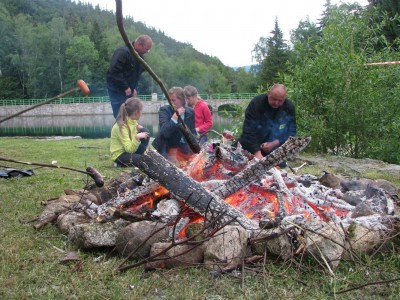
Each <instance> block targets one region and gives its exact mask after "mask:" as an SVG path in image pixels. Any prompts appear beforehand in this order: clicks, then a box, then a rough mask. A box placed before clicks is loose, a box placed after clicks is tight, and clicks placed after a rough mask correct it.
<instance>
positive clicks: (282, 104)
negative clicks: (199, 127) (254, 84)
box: [239, 84, 296, 165]
mask: <svg viewBox="0 0 400 300" xmlns="http://www.w3.org/2000/svg"><path fill="white" fill-rule="evenodd" d="M286 93H287V89H286V87H285V86H284V85H283V84H275V85H274V86H272V88H271V89H270V90H269V92H268V93H267V94H261V95H258V96H256V97H254V98H253V99H252V100H251V101H250V103H249V105H248V106H247V108H246V112H245V119H244V122H243V130H242V135H241V136H240V138H239V142H240V144H241V145H242V147H243V149H245V150H247V151H249V152H250V153H252V154H254V155H255V156H256V157H257V158H258V159H261V158H263V157H264V156H266V155H267V154H269V153H271V152H272V151H273V150H275V149H276V148H278V147H279V146H280V145H282V144H283V143H284V142H286V140H287V139H288V138H289V136H295V135H296V114H295V109H294V105H293V103H292V102H291V101H290V100H289V99H287V98H286ZM284 165H285V164H284Z"/></svg>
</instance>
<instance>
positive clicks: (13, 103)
mask: <svg viewBox="0 0 400 300" xmlns="http://www.w3.org/2000/svg"><path fill="white" fill-rule="evenodd" d="M255 95H256V94H250V93H247V94H217V95H213V96H211V95H200V97H201V98H202V99H204V101H205V102H206V103H207V104H208V106H209V107H210V109H211V110H212V111H213V112H217V111H218V110H221V108H222V107H223V106H225V105H242V104H244V103H247V102H248V101H249V100H250V99H252V98H253V97H254V96H255ZM139 98H140V99H141V100H142V101H143V104H144V108H143V112H144V113H158V112H159V110H160V107H161V106H163V105H167V104H168V101H167V100H166V99H165V97H158V96H154V95H152V96H144V95H141V96H139ZM43 101H46V99H20V100H0V107H1V109H0V116H9V115H12V114H15V113H17V112H19V111H22V110H24V109H26V108H28V107H29V106H32V105H35V104H38V103H41V102H43ZM88 114H112V110H111V105H110V99H109V97H108V96H104V97H76V98H59V99H56V100H54V101H53V102H51V103H50V104H46V105H43V106H40V107H38V108H36V109H34V110H31V111H28V112H26V113H24V116H38V115H88Z"/></svg>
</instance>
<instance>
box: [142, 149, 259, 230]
mask: <svg viewBox="0 0 400 300" xmlns="http://www.w3.org/2000/svg"><path fill="white" fill-rule="evenodd" d="M136 167H138V168H139V169H140V170H142V171H143V172H144V173H146V174H147V175H148V176H149V177H150V178H152V179H153V180H155V181H157V182H159V183H160V184H161V185H162V186H164V187H165V188H166V189H168V190H169V191H170V192H171V193H172V194H173V195H175V196H176V197H177V198H178V199H179V200H182V201H184V202H185V203H186V204H187V205H188V206H189V207H191V208H192V209H194V210H195V211H196V212H197V213H199V214H200V215H202V216H204V217H206V219H209V220H210V219H212V218H215V217H216V216H221V222H229V221H236V222H238V223H239V224H240V225H241V226H243V227H244V228H247V229H255V228H258V224H257V222H254V221H252V220H250V219H248V218H247V217H246V216H245V215H244V214H243V213H242V212H240V211H238V210H237V209H235V208H234V207H232V206H230V205H229V204H227V203H226V202H225V201H224V200H223V199H221V198H220V197H218V196H217V195H215V194H214V193H212V192H210V191H209V190H207V189H206V188H205V187H203V186H202V185H201V184H200V183H198V182H197V181H195V180H193V179H192V178H191V177H189V176H188V175H186V174H185V173H184V172H183V171H181V170H180V169H178V168H177V167H176V166H175V165H173V164H171V163H170V162H169V161H168V160H166V159H165V158H164V157H163V156H161V155H160V154H158V152H156V151H153V150H149V151H148V152H147V153H146V154H144V155H142V157H141V159H140V160H138V161H137V162H136ZM207 214H209V215H208V216H207Z"/></svg>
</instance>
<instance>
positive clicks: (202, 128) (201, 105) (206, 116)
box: [184, 85, 213, 145]
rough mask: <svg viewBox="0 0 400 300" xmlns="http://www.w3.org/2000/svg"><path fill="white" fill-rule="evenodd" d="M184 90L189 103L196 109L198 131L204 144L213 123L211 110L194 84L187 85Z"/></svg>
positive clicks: (200, 141)
mask: <svg viewBox="0 0 400 300" xmlns="http://www.w3.org/2000/svg"><path fill="white" fill-rule="evenodd" d="M184 91H185V96H186V102H187V104H188V105H189V106H191V107H192V108H193V109H194V115H195V126H196V131H197V133H198V134H200V140H199V144H200V145H202V144H204V143H205V142H206V141H207V139H208V138H207V133H208V131H209V130H210V129H211V127H212V124H213V123H212V116H211V111H210V109H209V108H208V105H207V103H206V102H205V101H204V100H203V99H201V98H200V96H199V93H198V92H197V89H196V88H195V87H194V86H191V85H187V86H185V88H184Z"/></svg>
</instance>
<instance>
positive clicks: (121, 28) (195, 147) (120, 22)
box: [115, 0, 201, 153]
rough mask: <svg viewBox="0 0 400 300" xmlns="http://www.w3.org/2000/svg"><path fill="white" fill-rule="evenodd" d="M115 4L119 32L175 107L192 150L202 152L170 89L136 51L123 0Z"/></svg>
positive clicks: (181, 128)
mask: <svg viewBox="0 0 400 300" xmlns="http://www.w3.org/2000/svg"><path fill="white" fill-rule="evenodd" d="M115 4H116V17H117V25H118V29H119V32H120V34H121V36H122V39H123V40H124V42H125V45H126V46H127V47H128V49H129V50H130V52H131V54H132V55H133V56H134V57H135V58H136V59H137V60H138V61H139V62H140V63H141V64H142V66H143V67H144V68H145V69H146V71H147V72H148V73H149V74H150V76H151V77H152V78H153V79H154V80H155V81H156V82H157V83H158V85H159V86H160V88H161V90H162V91H163V93H164V95H165V97H166V98H167V100H168V103H169V105H170V106H171V107H172V108H173V110H174V112H175V113H176V115H177V116H178V122H179V125H180V126H179V129H180V130H181V131H182V134H183V136H184V138H185V140H186V141H187V143H188V145H189V146H190V148H191V149H192V151H193V152H194V153H200V149H201V148H200V145H199V143H198V141H197V140H196V138H195V137H194V136H193V135H192V134H191V133H190V130H189V128H188V127H187V125H186V123H185V122H183V119H182V118H181V116H180V115H179V113H178V111H177V109H176V107H175V106H174V105H173V104H172V102H171V99H170V98H169V95H168V91H167V89H166V88H165V86H164V84H163V83H162V81H161V79H160V78H159V77H158V76H157V75H156V73H154V71H153V70H152V69H151V68H150V66H149V65H148V64H147V62H146V61H145V60H144V59H142V58H141V57H140V56H139V54H138V53H137V52H136V50H135V48H133V45H132V43H131V42H130V40H129V38H128V36H127V34H126V31H125V28H124V24H123V16H122V1H121V0H115Z"/></svg>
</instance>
